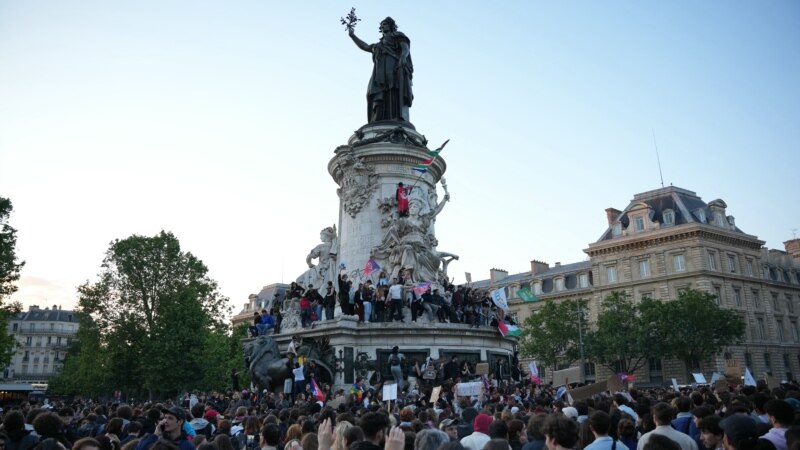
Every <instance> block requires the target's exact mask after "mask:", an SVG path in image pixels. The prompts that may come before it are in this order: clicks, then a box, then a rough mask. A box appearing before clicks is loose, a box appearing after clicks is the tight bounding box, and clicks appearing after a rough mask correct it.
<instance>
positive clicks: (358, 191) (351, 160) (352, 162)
mask: <svg viewBox="0 0 800 450" xmlns="http://www.w3.org/2000/svg"><path fill="white" fill-rule="evenodd" d="M341 168H342V173H343V175H344V176H343V177H342V185H341V187H340V188H339V189H337V190H336V193H337V194H339V198H341V199H342V205H343V207H344V210H345V211H346V212H347V213H348V214H350V216H351V217H355V216H356V215H358V213H359V212H360V211H361V209H362V208H364V205H365V204H366V203H367V201H368V200H369V198H370V197H371V196H372V193H373V192H375V190H376V189H377V188H378V179H379V177H378V175H377V174H376V173H375V168H374V167H372V166H370V165H367V164H365V163H364V162H363V161H361V159H360V158H356V157H355V156H353V155H349V154H346V155H344V158H343V161H342V163H341Z"/></svg>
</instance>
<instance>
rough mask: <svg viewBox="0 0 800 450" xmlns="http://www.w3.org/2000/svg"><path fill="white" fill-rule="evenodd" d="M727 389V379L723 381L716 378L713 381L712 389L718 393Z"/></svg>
mask: <svg viewBox="0 0 800 450" xmlns="http://www.w3.org/2000/svg"><path fill="white" fill-rule="evenodd" d="M727 390H728V382H727V381H725V380H717V382H716V383H714V391H716V392H718V393H719V392H726V391H727Z"/></svg>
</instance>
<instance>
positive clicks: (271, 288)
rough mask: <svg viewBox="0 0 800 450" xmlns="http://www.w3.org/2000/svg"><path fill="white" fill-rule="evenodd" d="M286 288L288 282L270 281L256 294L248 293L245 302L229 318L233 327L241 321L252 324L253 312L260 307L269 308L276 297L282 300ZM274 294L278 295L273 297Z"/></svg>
mask: <svg viewBox="0 0 800 450" xmlns="http://www.w3.org/2000/svg"><path fill="white" fill-rule="evenodd" d="M287 289H289V285H288V284H283V283H272V284H268V285H266V286H264V287H263V288H261V292H259V293H258V294H250V296H249V297H248V298H247V303H245V304H244V306H243V307H242V309H241V310H239V312H238V313H236V315H234V316H233V317H232V318H231V325H233V327H234V328H236V327H237V326H238V325H240V324H243V323H246V324H248V325H252V324H253V313H254V312H260V311H261V309H262V308H267V309H271V308H272V306H273V302H274V299H276V298H277V299H278V300H279V301H283V299H284V298H285V297H286V290H287ZM275 294H277V295H278V296H277V297H275Z"/></svg>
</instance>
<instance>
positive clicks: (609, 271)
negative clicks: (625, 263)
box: [606, 266, 617, 283]
mask: <svg viewBox="0 0 800 450" xmlns="http://www.w3.org/2000/svg"><path fill="white" fill-rule="evenodd" d="M606 278H607V279H608V282H609V283H616V282H617V267H616V266H608V267H606Z"/></svg>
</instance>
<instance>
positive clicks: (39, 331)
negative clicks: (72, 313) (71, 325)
mask: <svg viewBox="0 0 800 450" xmlns="http://www.w3.org/2000/svg"><path fill="white" fill-rule="evenodd" d="M16 333H17V334H21V335H25V336H29V335H36V336H41V335H49V336H75V335H76V334H77V333H78V332H77V331H75V330H73V331H70V330H51V329H49V328H43V327H23V328H20V329H18V330H17V331H16Z"/></svg>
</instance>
